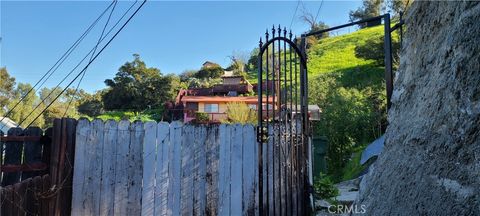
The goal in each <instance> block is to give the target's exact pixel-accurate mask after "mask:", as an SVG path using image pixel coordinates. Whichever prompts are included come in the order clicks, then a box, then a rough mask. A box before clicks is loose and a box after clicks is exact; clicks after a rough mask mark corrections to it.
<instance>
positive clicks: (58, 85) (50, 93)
mask: <svg viewBox="0 0 480 216" xmlns="http://www.w3.org/2000/svg"><path fill="white" fill-rule="evenodd" d="M136 3H137V1H135V2H134V3H133V4H132V5H131V6H130V8H129V9H128V10H127V11H126V12H125V13H124V14H123V15H122V17H120V19H118V20H117V22H116V23H115V25H114V26H113V27H112V28H110V30H109V31H108V32H107V34H106V35H105V37H103V38H102V40H101V41H103V40H104V39H105V38H106V37H107V36H108V35H109V34H110V33H111V32H112V31H113V29H115V27H117V25H118V24H119V23H120V21H121V20H123V18H124V17H125V16H126V15H127V14H128V12H129V11H130V10H131V9H132V8H133V6H134V5H135V4H136ZM93 50H95V47H94V48H92V49H91V50H90V51H89V52H88V53H87V54H86V55H85V56H84V57H83V59H82V60H80V62H79V63H78V64H77V65H76V66H75V67H74V68H73V69H72V70H70V72H69V73H68V74H67V75H66V76H65V77H64V78H63V79H62V80H61V81H60V82H59V83H58V84H57V86H55V88H53V89H52V90H51V91H50V92H49V93H48V95H47V96H46V97H45V98H43V99H42V101H41V102H40V103H39V104H37V106H35V108H33V110H36V109H38V108H39V107H40V105H41V104H43V103H44V102H45V100H47V99H48V98H49V97H50V95H52V94H53V93H54V91H55V90H57V89H58V88H59V87H60V85H61V84H62V83H63V82H64V81H65V80H66V79H67V78H68V77H69V76H70V75H71V74H72V73H73V72H74V71H75V70H76V69H77V68H78V67H79V66H80V65H81V64H82V63H83V61H85V59H86V58H87V57H88V56H89V55H90V53H92V52H93ZM63 92H64V91H62V93H63ZM58 97H59V96H58ZM58 97H57V98H58ZM32 114H33V113H32V112H31V113H29V114H28V115H27V117H25V118H24V119H23V120H22V121H21V122H20V123H19V125H21V124H22V123H23V122H24V121H25V120H26V119H27V118H28V117H30V115H32ZM30 124H31V123H30Z"/></svg>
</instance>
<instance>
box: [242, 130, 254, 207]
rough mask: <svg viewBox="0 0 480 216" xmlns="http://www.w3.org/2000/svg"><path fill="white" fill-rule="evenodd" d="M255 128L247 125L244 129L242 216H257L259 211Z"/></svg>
mask: <svg viewBox="0 0 480 216" xmlns="http://www.w3.org/2000/svg"><path fill="white" fill-rule="evenodd" d="M254 132H255V131H254V130H253V126H252V125H246V126H244V128H243V134H242V137H243V144H242V148H243V149H242V151H243V154H242V162H243V168H242V174H243V176H242V177H243V212H242V215H255V213H256V212H257V211H258V205H256V203H258V200H256V199H255V198H256V191H258V189H257V173H258V172H257V170H258V169H257V166H258V163H257V161H258V160H257V157H258V155H257V143H256V141H255V136H256V135H255V134H254Z"/></svg>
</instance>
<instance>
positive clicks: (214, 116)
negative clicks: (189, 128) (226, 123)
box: [183, 110, 227, 123]
mask: <svg viewBox="0 0 480 216" xmlns="http://www.w3.org/2000/svg"><path fill="white" fill-rule="evenodd" d="M197 112H198V111H196V110H185V112H184V114H183V120H184V122H185V123H186V122H190V121H192V120H194V119H196V117H197V115H196V113H197ZM205 114H206V115H207V116H208V120H209V121H210V122H221V121H222V120H224V119H226V118H227V114H226V113H205Z"/></svg>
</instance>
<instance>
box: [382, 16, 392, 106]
mask: <svg viewBox="0 0 480 216" xmlns="http://www.w3.org/2000/svg"><path fill="white" fill-rule="evenodd" d="M383 22H384V23H383V24H384V26H385V30H384V32H385V33H384V44H383V45H384V51H385V53H384V54H385V82H386V84H387V110H388V109H390V106H391V105H392V102H391V98H392V92H393V73H392V70H393V69H392V33H391V32H390V14H388V13H387V14H385V15H384V17H383Z"/></svg>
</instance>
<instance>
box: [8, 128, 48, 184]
mask: <svg viewBox="0 0 480 216" xmlns="http://www.w3.org/2000/svg"><path fill="white" fill-rule="evenodd" d="M51 136H52V129H51V128H50V129H48V130H46V131H45V134H44V132H43V130H41V129H40V128H37V127H32V128H28V129H25V130H23V129H22V128H11V129H10V130H8V134H7V136H4V135H3V134H2V132H0V152H1V153H2V154H0V167H1V169H0V170H1V173H0V178H1V185H2V186H7V185H12V184H15V183H18V182H20V181H21V180H25V179H28V178H32V177H34V176H39V175H44V174H47V173H48V165H49V163H50V145H51Z"/></svg>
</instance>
